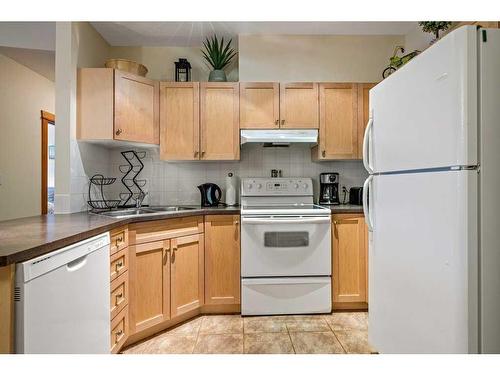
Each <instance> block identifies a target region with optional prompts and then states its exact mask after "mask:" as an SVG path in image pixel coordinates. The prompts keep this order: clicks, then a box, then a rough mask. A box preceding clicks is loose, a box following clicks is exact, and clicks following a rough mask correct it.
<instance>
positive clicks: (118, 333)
mask: <svg viewBox="0 0 500 375" xmlns="http://www.w3.org/2000/svg"><path fill="white" fill-rule="evenodd" d="M122 336H123V329H120V330H119V331H116V332H115V344H116V343H117V342H118V341H120V339H121V338H122Z"/></svg>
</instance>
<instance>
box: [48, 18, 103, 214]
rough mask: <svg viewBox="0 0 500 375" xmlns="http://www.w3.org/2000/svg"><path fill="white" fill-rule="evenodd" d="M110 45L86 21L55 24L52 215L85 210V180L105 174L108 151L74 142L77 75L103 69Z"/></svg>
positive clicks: (86, 182)
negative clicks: (85, 69)
mask: <svg viewBox="0 0 500 375" xmlns="http://www.w3.org/2000/svg"><path fill="white" fill-rule="evenodd" d="M108 54H109V45H108V44H107V43H106V41H105V40H104V39H103V38H102V37H101V35H100V34H99V33H97V31H95V30H94V28H93V27H92V26H91V25H90V24H89V23H87V22H73V23H72V22H57V24H56V121H57V126H56V149H57V155H56V193H55V212H56V213H71V212H79V211H84V210H86V209H87V204H86V200H87V197H86V194H85V191H86V188H87V186H88V177H90V176H91V175H92V174H93V173H95V171H97V170H99V171H102V173H106V171H107V165H108V164H109V163H107V160H108V155H109V150H108V149H106V148H104V147H101V146H95V145H90V144H87V143H79V142H78V141H77V140H76V110H77V108H76V73H77V69H78V68H79V67H102V66H103V64H104V61H105V60H106V59H107V57H108Z"/></svg>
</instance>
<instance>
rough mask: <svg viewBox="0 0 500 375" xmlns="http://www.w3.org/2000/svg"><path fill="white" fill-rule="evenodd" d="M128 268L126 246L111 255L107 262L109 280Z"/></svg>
mask: <svg viewBox="0 0 500 375" xmlns="http://www.w3.org/2000/svg"><path fill="white" fill-rule="evenodd" d="M127 270H128V248H126V249H123V250H120V251H118V252H117V253H115V254H113V255H111V258H110V264H109V276H110V281H113V280H114V279H116V278H117V277H118V276H120V275H122V274H123V273H124V272H125V271H127Z"/></svg>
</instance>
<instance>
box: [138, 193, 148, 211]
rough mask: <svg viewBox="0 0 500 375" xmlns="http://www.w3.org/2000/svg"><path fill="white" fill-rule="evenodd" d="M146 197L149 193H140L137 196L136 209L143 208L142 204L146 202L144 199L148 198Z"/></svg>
mask: <svg viewBox="0 0 500 375" xmlns="http://www.w3.org/2000/svg"><path fill="white" fill-rule="evenodd" d="M146 195H148V193H145V192H143V191H141V192H140V193H139V195H138V196H137V199H136V201H135V207H136V208H141V206H142V202H143V201H144V198H146Z"/></svg>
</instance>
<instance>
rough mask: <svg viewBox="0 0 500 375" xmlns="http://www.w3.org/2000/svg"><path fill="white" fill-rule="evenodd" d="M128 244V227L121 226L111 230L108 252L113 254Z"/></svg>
mask: <svg viewBox="0 0 500 375" xmlns="http://www.w3.org/2000/svg"><path fill="white" fill-rule="evenodd" d="M127 246H128V229H127V227H122V228H118V229H114V230H112V231H111V243H110V249H109V253H110V254H114V253H116V252H117V251H120V250H123V249H125V248H126V247H127Z"/></svg>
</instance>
